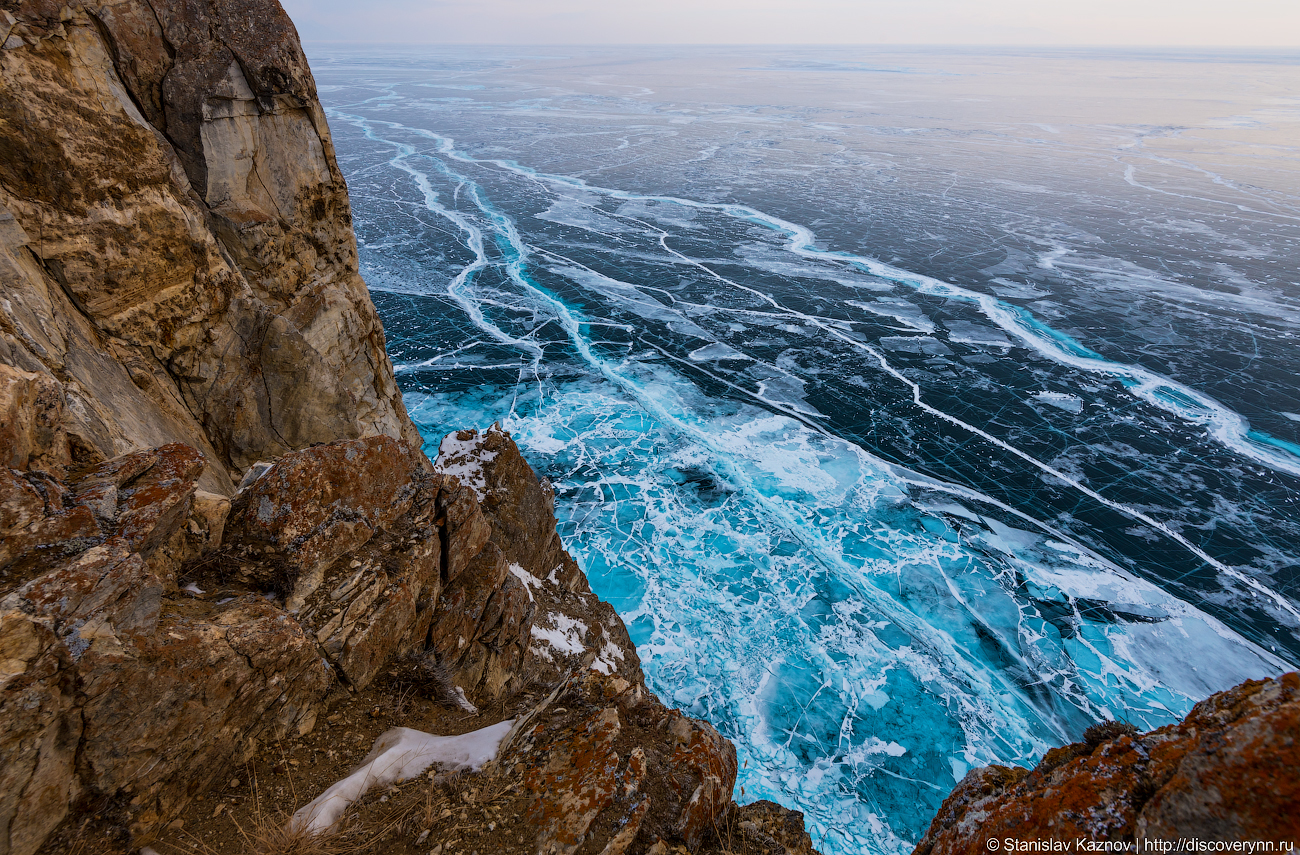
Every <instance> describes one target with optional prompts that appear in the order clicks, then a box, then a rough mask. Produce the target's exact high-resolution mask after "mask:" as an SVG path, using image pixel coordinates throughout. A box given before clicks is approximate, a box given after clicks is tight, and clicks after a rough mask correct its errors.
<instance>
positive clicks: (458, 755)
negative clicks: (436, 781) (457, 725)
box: [289, 719, 514, 834]
mask: <svg viewBox="0 0 1300 855" xmlns="http://www.w3.org/2000/svg"><path fill="white" fill-rule="evenodd" d="M513 726H514V720H513V719H508V720H506V721H503V722H500V723H499V724H494V725H492V726H490V727H485V728H483V729H482V730H476V731H473V732H472V733H466V734H463V735H461V736H433V735H432V734H428V733H424V732H422V731H419V730H412V729H411V728H409V727H395V728H393V729H392V730H389V731H387V732H386V733H384V734H383V735H381V736H380V737H379V738H378V739H376V740H375V744H374V746H373V747H372V748H371V749H370V753H369V754H367V755H366V758H365V759H364V760H362V761H361V765H360V766H358V767H357V768H356V769H355V770H353V772H352V773H351V774H350V775H348V776H347V777H346V778H344V779H343V780H341V781H339V782H337V783H335V784H334V785H332V786H331V787H330V788H329V789H327V790H326V791H325V792H323V793H321V794H320V795H319V796H317V797H316V798H315V799H313V800H312V801H311V803H309V804H308V805H306V806H305V807H303V808H301V809H300V810H299V811H298V812H297V813H295V814H294V815H293V817H292V818H291V819H290V820H289V829H290V830H291V831H305V832H308V833H310V834H319V833H321V832H323V831H327V830H329V829H330V828H331V827H332V826H333V825H334V823H336V822H338V820H339V817H341V816H342V815H343V811H345V810H347V808H348V805H350V804H352V803H353V802H355V801H356V800H357V799H359V798H361V797H362V796H363V795H365V793H366V791H367V790H369V789H370V788H371V787H376V786H380V787H385V786H389V785H391V784H395V783H397V782H398V781H405V780H408V779H410V778H414V777H415V776H417V775H420V774H422V773H423V772H424V771H425V770H426V769H428V768H429V767H430V766H433V765H435V764H436V765H438V766H441V767H442V768H443V769H445V770H447V771H452V772H456V771H461V770H469V771H473V772H476V771H478V770H479V769H481V768H482V767H483V764H484V763H487V762H488V761H490V760H495V759H496V756H497V750H498V749H499V748H500V747H501V740H503V739H504V738H505V737H506V734H508V733H509V732H510V728H511V727H513Z"/></svg>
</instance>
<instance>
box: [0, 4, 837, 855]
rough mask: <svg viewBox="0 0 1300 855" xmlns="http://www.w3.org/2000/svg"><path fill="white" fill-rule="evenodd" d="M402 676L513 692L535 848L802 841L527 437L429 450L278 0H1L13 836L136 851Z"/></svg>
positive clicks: (793, 844) (4, 838)
mask: <svg viewBox="0 0 1300 855" xmlns="http://www.w3.org/2000/svg"><path fill="white" fill-rule="evenodd" d="M401 673H412V674H417V675H422V676H421V677H420V679H422V680H424V681H425V683H427V684H428V686H429V693H430V697H436V698H438V699H439V701H438V702H439V703H444V702H445V703H450V704H451V708H453V709H455V710H456V711H457V714H458V715H469V716H489V715H495V716H496V720H497V721H500V720H503V719H506V718H509V717H510V716H508V715H507V710H509V711H511V712H510V715H511V716H513V715H518V717H519V721H520V722H521V723H520V724H519V726H518V727H517V728H516V730H515V733H514V734H513V737H512V739H511V741H510V743H509V745H508V746H507V755H508V756H507V758H505V759H503V761H502V762H508V763H509V764H511V768H512V769H515V770H517V774H518V775H519V776H520V781H521V787H523V790H522V792H523V793H524V794H523V795H521V796H520V798H521V799H523V801H522V802H521V805H522V807H521V811H522V813H521V814H520V816H521V817H523V821H525V822H526V823H527V828H528V829H529V830H528V832H527V834H528V835H530V837H529V840H530V841H531V842H528V845H526V846H525V847H524V849H521V850H520V851H528V852H532V851H543V850H544V851H551V852H593V853H594V852H603V853H606V855H618V853H623V852H628V853H632V855H641V853H644V852H654V853H667V852H673V853H680V852H692V853H693V852H697V851H714V850H716V849H717V848H718V829H719V827H720V825H722V826H726V827H728V828H730V827H731V826H737V827H738V829H739V830H738V831H736V832H735V833H736V834H737V835H739V836H738V837H737V838H736V839H738V840H740V839H743V840H748V841H750V844H747V848H744V849H743V850H738V851H745V852H764V853H772V855H791V853H797V855H807V853H810V852H811V851H812V850H811V844H810V842H809V841H808V839H807V835H806V834H804V833H803V830H802V822H801V820H800V819H799V818H798V815H797V814H791V813H789V812H785V811H783V810H782V809H780V808H777V807H776V806H774V805H757V806H749V807H746V808H738V807H737V806H736V805H734V804H733V803H732V801H731V789H732V786H733V785H734V782H735V776H736V758H735V751H734V749H733V748H732V746H731V745H730V744H729V743H728V742H727V741H726V740H725V739H723V738H722V737H721V736H720V735H719V734H718V733H717V732H716V731H714V730H713V729H712V728H711V727H709V726H708V725H706V724H703V723H700V722H695V721H692V720H690V719H687V718H685V717H683V716H682V715H681V714H680V713H677V712H675V711H672V710H669V709H667V708H665V707H664V706H663V705H662V704H661V703H659V701H658V700H657V699H655V698H654V697H653V696H652V695H651V694H650V693H649V692H648V690H647V689H646V687H645V683H644V678H643V676H642V673H641V668H640V663H639V660H638V659H637V655H636V651H635V648H634V646H633V645H632V643H631V640H630V638H629V637H628V634H627V630H626V628H625V627H624V625H623V623H622V621H621V620H620V619H619V618H618V616H617V615H616V614H615V613H614V611H613V609H612V608H611V607H610V606H609V605H608V604H606V603H603V602H601V601H600V600H599V598H597V597H596V596H595V595H594V594H593V593H592V592H591V590H590V588H589V587H588V586H587V582H586V579H585V578H584V577H583V575H582V572H581V570H580V569H579V568H578V565H577V564H576V563H575V562H574V561H573V559H572V558H571V557H570V556H569V555H568V554H567V553H566V552H565V550H564V547H563V544H562V543H561V542H560V538H559V535H558V534H557V532H556V521H555V516H554V493H553V491H552V490H551V487H550V485H549V483H547V482H546V481H545V480H544V479H539V478H538V477H537V476H536V474H535V473H534V472H533V470H532V469H531V468H530V467H529V466H528V464H527V463H526V462H525V461H524V459H523V457H522V456H521V455H520V453H519V450H518V448H516V447H515V444H514V443H513V441H511V439H510V437H509V436H508V435H507V434H506V433H504V432H502V431H500V430H497V429H494V430H489V431H486V432H482V433H479V432H476V431H462V432H460V433H457V434H453V435H451V436H449V437H448V438H447V439H446V440H445V441H444V443H443V448H442V452H441V453H440V455H439V460H438V462H437V464H436V465H435V464H433V463H431V462H430V461H429V460H428V458H426V457H425V455H424V454H423V453H422V452H421V451H420V437H419V435H418V433H417V432H416V430H415V428H414V426H413V425H412V423H411V422H410V420H409V419H408V418H407V416H406V413H405V410H404V408H403V405H402V401H401V396H400V393H399V391H398V389H397V386H396V384H395V381H394V377H393V370H392V366H391V364H390V362H389V359H388V356H387V354H386V352H385V349H384V339H383V330H382V328H381V326H380V323H379V320H378V318H377V316H376V314H375V311H374V308H373V306H372V304H371V302H370V299H369V296H368V294H367V291H366V288H365V283H364V282H363V281H362V280H361V278H360V276H359V275H358V273H357V258H356V245H355V239H354V237H353V233H352V229H351V214H350V211H349V206H348V199H347V188H346V185H345V183H344V180H343V177H342V174H341V173H340V171H339V168H338V165H337V163H336V161H335V156H334V151H333V146H332V143H331V140H330V134H329V129H328V126H327V124H326V121H325V117H324V113H323V111H322V108H321V106H320V104H319V102H318V100H317V97H316V92H315V84H314V82H313V80H312V77H311V74H310V71H309V69H308V67H307V62H306V59H305V58H304V56H303V53H302V50H301V47H300V46H299V44H298V40H297V36H296V33H295V32H294V29H293V25H292V23H291V22H290V21H289V19H288V17H287V16H286V15H285V13H284V11H283V10H282V9H281V8H280V6H279V4H278V3H277V2H276V0H176V2H169V3H158V2H154V0H95V2H90V3H80V2H72V3H64V2H61V1H60V2H53V0H0V855H32V853H36V852H57V851H64V849H63V848H61V847H66V848H67V850H68V851H82V843H84V840H80V839H79V838H78V837H77V835H78V834H80V833H81V831H79V829H84V828H85V827H86V824H87V823H92V822H93V823H98V825H97V826H96V829H97V831H96V833H97V834H98V835H99V836H98V837H97V841H98V843H97V844H96V845H97V846H99V845H101V844H102V845H108V846H110V849H112V847H113V846H116V847H117V850H118V851H127V850H128V849H138V848H139V847H140V846H141V845H143V844H147V843H149V842H150V841H153V840H156V839H157V838H158V836H159V835H160V834H162V833H164V832H165V830H166V828H167V826H168V824H169V823H171V822H174V821H175V820H176V818H177V817H178V816H180V815H181V814H182V813H184V812H185V811H186V810H187V809H189V808H191V807H193V806H195V805H196V804H199V803H200V800H201V799H203V798H204V797H205V795H206V794H210V793H211V792H213V791H214V790H217V789H221V788H223V787H227V786H229V781H230V780H231V777H230V774H231V772H232V770H233V769H236V768H238V767H239V766H240V765H241V764H245V763H251V762H254V760H255V758H257V757H258V756H259V753H258V752H259V751H260V750H261V749H260V747H264V746H266V745H268V744H272V743H281V742H284V741H287V740H294V739H305V738H308V737H310V736H311V735H312V734H313V732H314V729H315V728H316V727H317V724H318V721H319V720H320V719H321V717H322V715H325V716H327V721H328V717H331V716H332V717H334V718H336V719H337V718H338V717H340V716H343V715H344V711H346V713H347V715H348V716H351V715H352V713H353V712H356V710H353V709H352V706H350V705H355V704H356V703H357V700H356V699H357V698H360V697H363V696H366V697H369V696H368V695H366V693H367V692H371V693H373V692H374V691H377V689H376V688H375V687H376V686H379V687H382V686H384V685H386V684H385V683H384V681H385V680H392V679H396V677H394V675H398V674H401ZM428 703H430V704H432V703H433V702H432V701H429V702H428ZM480 708H482V709H483V710H484V712H483V713H480V712H479V711H478V710H479V709H480ZM374 709H378V707H375V708H374ZM332 710H337V712H331V711H332ZM348 720H352V719H351V718H349V719H348ZM524 722H526V724H527V726H526V727H525V725H524ZM484 723H487V722H484ZM327 726H328V725H327ZM284 807H286V808H292V807H293V805H285V806H284ZM737 824H738V825H737ZM491 828H492V825H489V826H488V831H491ZM105 835H107V836H105ZM520 839H521V840H522V839H523V838H520ZM755 841H757V842H755ZM710 846H712V847H714V848H713V850H710V849H709V847H710Z"/></svg>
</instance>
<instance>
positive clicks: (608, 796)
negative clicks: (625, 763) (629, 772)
mask: <svg viewBox="0 0 1300 855" xmlns="http://www.w3.org/2000/svg"><path fill="white" fill-rule="evenodd" d="M619 730H620V724H619V720H618V710H616V709H614V708H612V707H609V708H606V709H603V710H600V711H599V712H597V713H595V714H594V715H591V716H589V717H587V718H586V719H583V720H581V721H580V722H578V723H577V724H576V725H574V726H572V727H570V728H566V729H565V730H564V731H561V732H559V733H548V734H546V739H547V743H548V750H547V752H546V762H545V764H544V765H542V766H539V767H536V768H533V769H530V770H529V771H528V773H527V774H526V775H525V776H524V786H525V787H527V788H528V789H529V791H531V792H532V793H533V801H532V804H531V805H530V807H529V809H528V820H529V823H530V824H531V825H532V826H533V827H535V828H536V829H537V849H538V851H540V852H557V853H564V855H570V853H572V852H573V851H575V850H576V849H577V848H578V846H579V845H581V844H582V842H583V840H584V839H585V838H586V835H587V829H588V828H589V827H590V826H591V823H592V820H594V819H595V818H596V815H597V814H599V813H600V812H601V811H602V810H604V809H605V808H606V807H608V806H609V805H610V804H611V803H612V802H613V801H614V796H615V793H616V784H617V773H618V765H619V757H618V754H617V752H615V751H614V742H615V740H616V739H617V738H618V735H619Z"/></svg>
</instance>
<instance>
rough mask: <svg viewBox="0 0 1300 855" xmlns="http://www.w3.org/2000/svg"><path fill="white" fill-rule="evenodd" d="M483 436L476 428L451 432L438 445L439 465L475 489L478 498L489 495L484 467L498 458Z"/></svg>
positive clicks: (481, 499) (481, 498)
mask: <svg viewBox="0 0 1300 855" xmlns="http://www.w3.org/2000/svg"><path fill="white" fill-rule="evenodd" d="M482 441H483V437H482V436H481V435H480V434H479V432H478V431H476V430H462V431H457V432H456V433H449V434H447V436H446V437H445V438H444V439H443V440H442V443H441V444H440V445H439V446H438V462H437V466H438V468H439V469H441V470H442V471H443V472H445V473H447V474H448V475H455V476H456V477H457V478H459V479H460V482H461V483H462V484H464V485H466V486H467V487H470V488H471V489H473V491H474V493H475V495H477V496H478V500H479V501H480V502H481V501H483V498H484V496H486V495H487V478H486V477H485V476H484V474H483V467H484V466H486V465H487V464H489V463H491V462H492V461H493V460H495V459H496V457H497V453H496V452H495V451H490V450H488V449H487V448H484V447H483V444H482Z"/></svg>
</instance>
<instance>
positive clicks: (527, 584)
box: [510, 564, 542, 603]
mask: <svg viewBox="0 0 1300 855" xmlns="http://www.w3.org/2000/svg"><path fill="white" fill-rule="evenodd" d="M510 575H512V576H514V577H515V578H516V579H518V580H519V581H520V582H523V583H524V590H525V591H527V592H528V602H530V603H535V602H537V600H536V599H535V598H534V597H533V588H537V589H538V590H540V589H541V587H542V580H541V579H538V578H537V577H536V576H534V575H533V574H532V573H529V572H528V571H527V570H525V569H524V568H522V567H520V566H519V565H518V564H511V565H510Z"/></svg>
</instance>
